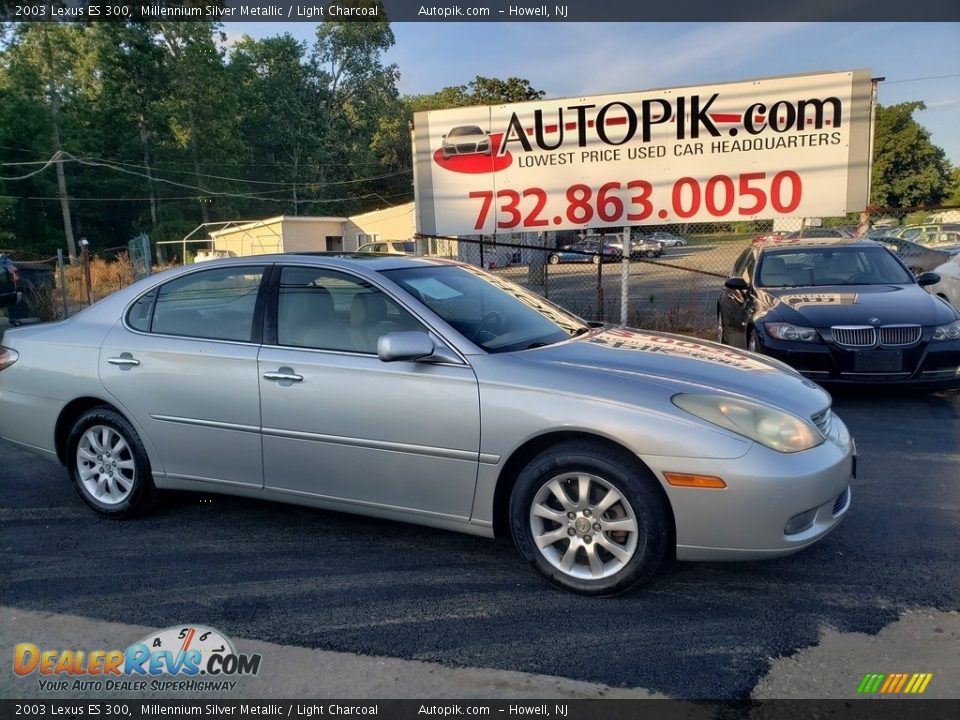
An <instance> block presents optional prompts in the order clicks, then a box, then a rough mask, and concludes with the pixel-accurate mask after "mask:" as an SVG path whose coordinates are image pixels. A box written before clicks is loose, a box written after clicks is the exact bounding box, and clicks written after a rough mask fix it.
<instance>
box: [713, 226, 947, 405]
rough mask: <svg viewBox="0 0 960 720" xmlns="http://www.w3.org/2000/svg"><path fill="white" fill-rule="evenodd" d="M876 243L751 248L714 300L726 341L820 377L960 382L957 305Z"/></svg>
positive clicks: (932, 278) (928, 276)
mask: <svg viewBox="0 0 960 720" xmlns="http://www.w3.org/2000/svg"><path fill="white" fill-rule="evenodd" d="M939 279H940V278H939V277H938V276H937V275H936V274H935V273H924V274H922V275H920V277H918V278H914V277H913V275H912V274H911V273H910V270H909V269H908V268H907V267H906V265H904V264H903V263H902V262H901V261H900V260H899V259H898V258H897V257H896V256H895V255H894V254H893V253H891V252H890V251H888V250H887V249H886V248H884V247H882V246H881V245H879V244H878V243H876V242H874V241H873V240H858V239H847V240H798V241H797V242H796V243H793V244H790V245H780V244H775V243H771V244H767V245H760V244H758V245H754V246H752V247H750V248H748V249H747V250H744V251H743V253H742V254H741V255H740V257H739V258H738V259H737V261H736V263H735V264H734V267H733V271H732V272H731V276H730V278H728V279H727V281H726V283H725V284H724V287H723V289H722V290H721V293H720V297H719V299H718V302H717V337H718V339H719V340H720V342H723V343H728V344H731V345H735V346H740V347H746V348H748V349H749V350H753V351H755V352H759V353H761V354H764V355H770V356H772V357H775V358H777V359H778V360H781V361H783V362H785V363H787V364H789V365H792V366H793V367H795V368H796V369H797V370H798V371H799V372H800V373H802V374H803V375H805V376H807V377H809V378H811V379H813V380H816V381H818V382H836V383H878V382H884V383H926V384H928V385H930V386H936V387H960V311H958V310H956V309H954V308H951V307H950V306H949V305H948V304H947V303H945V302H942V301H941V300H940V299H938V298H936V297H933V296H932V295H930V294H929V293H927V292H925V291H924V289H923V288H924V287H926V286H930V285H933V284H934V283H936V282H937V281H938V280H939Z"/></svg>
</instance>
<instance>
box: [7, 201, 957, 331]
mask: <svg viewBox="0 0 960 720" xmlns="http://www.w3.org/2000/svg"><path fill="white" fill-rule="evenodd" d="M881 235H886V237H887V238H890V237H896V236H902V237H900V238H899V241H900V242H899V243H898V244H897V245H896V246H893V245H890V244H888V247H890V248H891V250H894V251H895V252H898V254H900V255H901V259H903V260H904V262H905V263H906V264H907V266H908V267H910V268H911V269H912V270H913V271H914V272H916V273H919V272H922V271H926V270H932V269H933V267H934V266H935V264H936V263H937V262H938V261H940V262H942V261H943V260H944V259H945V258H947V257H949V251H950V250H952V249H960V208H957V207H936V208H908V209H871V210H870V211H868V212H865V213H862V214H861V215H859V216H847V217H837V218H790V219H780V220H776V221H770V220H766V221H750V222H735V223H714V224H702V223H698V224H674V225H664V226H657V227H644V228H633V230H632V231H631V241H630V247H631V252H630V253H626V252H624V248H625V247H626V244H625V243H624V240H623V237H624V232H623V229H622V228H598V229H596V230H591V231H586V232H550V233H519V234H512V235H496V236H487V237H440V236H420V237H419V238H418V248H417V249H418V254H421V255H430V256H434V257H446V258H452V259H456V260H460V261H462V262H466V263H469V264H472V265H476V266H478V267H483V268H485V269H487V270H489V271H490V272H493V273H495V274H497V275H499V276H500V277H503V278H505V279H508V280H511V281H512V282H515V283H518V284H519V285H523V286H524V287H526V288H528V289H530V290H532V291H533V292H536V293H537V294H539V295H542V296H544V297H546V298H548V299H550V300H551V301H553V302H554V303H556V304H557V305H560V306H561V307H564V308H566V309H568V310H570V311H571V312H573V313H575V314H577V315H579V316H581V317H583V318H585V319H587V320H597V321H604V322H610V323H614V324H626V325H629V326H632V327H640V328H646V329H652V330H667V331H671V332H679V333H684V334H689V335H696V336H700V337H713V336H714V334H715V328H714V326H715V322H716V301H717V297H718V295H719V292H720V288H721V286H722V285H723V282H724V280H726V278H727V277H729V275H730V272H731V269H732V268H733V265H734V263H735V262H736V260H737V258H738V257H739V256H740V255H741V254H742V253H743V251H744V250H746V249H747V248H749V247H750V246H751V245H752V244H753V243H756V242H783V243H788V242H792V241H794V240H795V239H798V238H806V237H870V238H873V239H876V238H878V237H880V236H881ZM911 243H913V245H912V247H913V248H914V249H915V248H917V247H919V248H920V252H925V249H927V250H936V251H937V252H934V253H927V254H924V256H923V257H922V258H920V257H918V256H917V255H916V254H914V255H911V254H910V247H911ZM0 254H3V255H7V256H9V257H10V258H11V259H12V260H13V262H14V263H15V264H16V265H17V267H18V269H19V272H20V275H21V278H22V283H21V284H22V292H23V298H24V299H23V301H22V302H20V303H18V304H16V305H13V306H10V307H8V308H6V309H5V310H2V309H0V313H3V312H6V313H7V314H8V316H9V320H10V322H12V323H19V322H24V321H35V320H41V321H46V320H57V319H60V318H63V317H67V316H69V315H71V314H73V313H75V312H77V311H79V310H80V309H82V308H83V307H85V306H86V305H88V304H89V303H90V302H96V301H97V300H99V299H101V298H103V297H105V296H107V295H109V294H110V293H112V292H115V291H116V290H119V289H120V288H122V287H126V286H127V285H129V284H131V283H132V282H135V281H136V280H138V279H140V278H141V277H144V276H146V275H148V274H149V273H150V272H151V271H154V270H157V269H160V268H159V267H156V266H153V267H152V266H151V262H150V257H151V253H150V241H149V238H147V237H146V236H145V235H143V236H138V237H136V238H134V239H132V240H131V241H130V242H129V243H128V244H127V245H123V246H118V247H114V248H107V249H102V250H96V251H94V252H91V253H90V254H89V257H88V258H87V259H86V261H85V260H84V258H83V257H82V256H81V257H79V258H78V259H77V261H76V262H75V263H69V262H63V261H62V259H58V257H57V255H52V256H51V255H45V254H42V253H31V252H24V251H18V250H17V249H15V248H13V249H6V250H4V249H0ZM177 262H181V261H180V259H179V258H178V259H177ZM88 277H89V282H88V280H87V278H88Z"/></svg>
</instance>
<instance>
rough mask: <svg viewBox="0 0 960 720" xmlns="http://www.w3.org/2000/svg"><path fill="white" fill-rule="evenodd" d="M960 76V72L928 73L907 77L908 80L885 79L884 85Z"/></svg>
mask: <svg viewBox="0 0 960 720" xmlns="http://www.w3.org/2000/svg"><path fill="white" fill-rule="evenodd" d="M955 77H960V73H953V74H951V75H928V76H927V77H918V78H907V79H906V80H884V81H883V84H884V85H896V84H897V83H908V82H920V81H922V80H946V79H947V78H955Z"/></svg>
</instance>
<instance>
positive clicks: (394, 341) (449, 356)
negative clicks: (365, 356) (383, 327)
mask: <svg viewBox="0 0 960 720" xmlns="http://www.w3.org/2000/svg"><path fill="white" fill-rule="evenodd" d="M377 356H378V357H379V358H380V360H381V361H382V362H403V361H406V362H417V361H423V362H446V363H460V362H461V360H460V358H458V357H457V356H456V355H455V354H454V353H453V352H452V351H450V350H449V349H448V348H447V347H446V346H444V345H442V344H440V343H437V342H435V341H434V340H433V338H431V337H430V336H429V335H428V334H427V333H425V332H420V331H419V330H408V331H405V332H392V333H387V334H386V335H381V336H380V339H379V340H378V341H377Z"/></svg>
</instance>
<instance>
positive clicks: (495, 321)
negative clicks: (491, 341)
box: [470, 310, 503, 342]
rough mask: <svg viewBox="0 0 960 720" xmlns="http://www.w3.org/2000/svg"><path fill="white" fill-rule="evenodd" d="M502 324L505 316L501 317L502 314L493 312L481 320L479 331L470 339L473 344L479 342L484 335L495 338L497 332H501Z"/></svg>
mask: <svg viewBox="0 0 960 720" xmlns="http://www.w3.org/2000/svg"><path fill="white" fill-rule="evenodd" d="M501 322H503V316H502V315H500V313H498V312H497V311H496V310H491V311H490V312H488V313H487V314H486V315H484V316H483V317H482V318H480V322H479V323H478V324H477V329H476V330H474V331H473V335H471V336H470V339H471V340H472V341H473V342H477V341H478V340H479V338H480V336H481V335H482V334H483V333H487V334H488V335H491V336H494V337H495V332H496V331H499V329H500V323H501Z"/></svg>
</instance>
